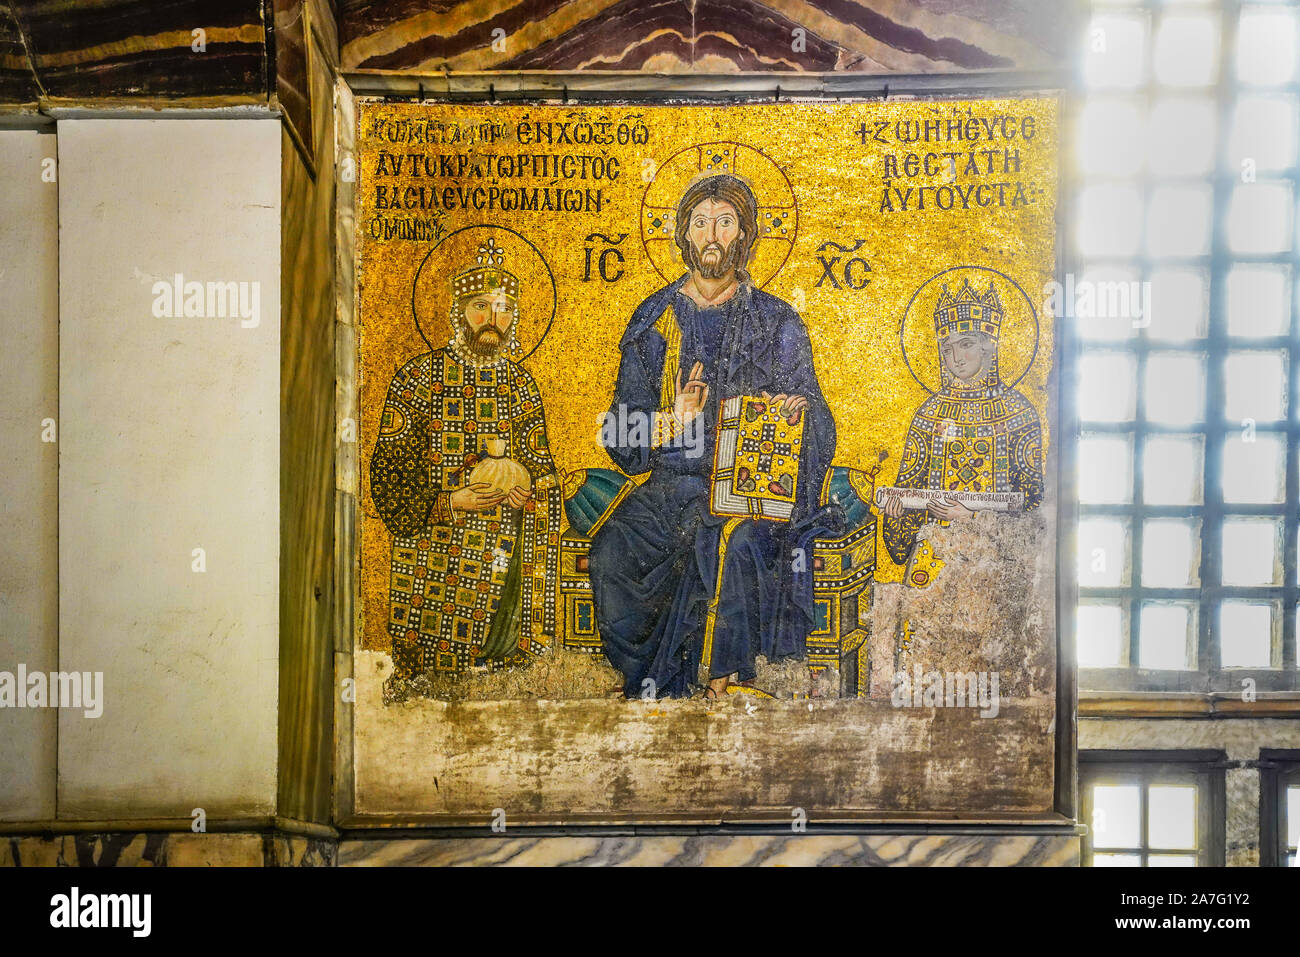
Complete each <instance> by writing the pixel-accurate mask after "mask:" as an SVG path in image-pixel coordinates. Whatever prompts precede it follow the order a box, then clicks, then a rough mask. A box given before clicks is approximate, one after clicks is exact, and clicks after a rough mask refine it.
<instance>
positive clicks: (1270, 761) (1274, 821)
mask: <svg viewBox="0 0 1300 957" xmlns="http://www.w3.org/2000/svg"><path fill="white" fill-rule="evenodd" d="M1288 788H1300V749H1282V748H1264V749H1262V750H1261V751H1260V753H1259V830H1260V835H1259V836H1260V840H1259V865H1260V867H1287V866H1288V862H1289V859H1290V858H1292V857H1294V856H1296V854H1297V851H1296V848H1294V847H1293V846H1291V845H1290V844H1289V843H1288V842H1287V836H1288V835H1287V831H1288V826H1287V789H1288Z"/></svg>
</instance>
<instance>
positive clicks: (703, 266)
mask: <svg viewBox="0 0 1300 957" xmlns="http://www.w3.org/2000/svg"><path fill="white" fill-rule="evenodd" d="M688 245H689V248H690V251H691V255H690V262H688V263H687V265H688V266H690V267H691V269H692V271H694V272H697V273H699V274H700V275H701V276H703V277H704V278H705V279H721V278H722V277H723V276H725V275H727V274H728V273H729V272H731V271H732V270H733V269H736V268H738V267H739V266H740V265H742V264H741V261H740V258H741V257H742V256H743V255H745V246H744V243H742V242H741V237H739V236H737V237H736V238H735V239H733V240H732V241H731V242H730V244H728V246H727V248H726V249H724V250H723V251H722V255H721V256H719V257H718V258H717V259H716V260H714V261H712V262H705V260H704V250H700V249H696V248H695V246H694V245H693V244H688ZM720 246H721V243H716V242H714V243H709V244H708V245H706V246H705V249H708V248H710V247H720Z"/></svg>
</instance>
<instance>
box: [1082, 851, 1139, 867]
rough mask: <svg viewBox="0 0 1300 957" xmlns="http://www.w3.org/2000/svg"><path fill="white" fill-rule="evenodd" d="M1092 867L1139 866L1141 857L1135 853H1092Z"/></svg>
mask: <svg viewBox="0 0 1300 957" xmlns="http://www.w3.org/2000/svg"><path fill="white" fill-rule="evenodd" d="M1092 866H1093V867H1141V866H1142V858H1141V857H1139V856H1138V855H1136V854H1094V855H1092Z"/></svg>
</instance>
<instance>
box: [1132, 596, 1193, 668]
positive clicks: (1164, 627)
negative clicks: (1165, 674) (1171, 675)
mask: <svg viewBox="0 0 1300 957" xmlns="http://www.w3.org/2000/svg"><path fill="white" fill-rule="evenodd" d="M1194 619H1195V616H1194V615H1193V614H1192V613H1191V606H1190V605H1183V604H1174V603H1173V602H1147V603H1145V604H1144V605H1143V606H1142V635H1141V638H1140V639H1139V645H1140V651H1139V658H1138V667H1139V668H1150V669H1153V670H1156V671H1185V670H1187V669H1188V668H1191V667H1192V663H1191V658H1192V655H1191V644H1190V640H1191V632H1192V622H1193V620H1194Z"/></svg>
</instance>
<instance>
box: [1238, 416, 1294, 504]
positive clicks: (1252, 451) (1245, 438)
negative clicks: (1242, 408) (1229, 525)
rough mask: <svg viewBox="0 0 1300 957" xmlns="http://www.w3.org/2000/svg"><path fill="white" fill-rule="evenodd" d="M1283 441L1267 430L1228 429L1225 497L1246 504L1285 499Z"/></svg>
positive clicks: (1269, 502)
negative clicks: (1252, 431) (1283, 497)
mask: <svg viewBox="0 0 1300 957" xmlns="http://www.w3.org/2000/svg"><path fill="white" fill-rule="evenodd" d="M1282 462H1283V447H1282V440H1281V439H1280V438H1279V437H1278V436H1276V435H1269V434H1267V433H1264V432H1260V433H1254V434H1251V433H1250V432H1248V431H1247V430H1243V431H1242V432H1236V433H1234V432H1229V433H1228V439H1227V441H1226V442H1225V443H1224V446H1223V500H1224V501H1225V502H1240V503H1243V504H1256V505H1262V504H1271V503H1277V502H1281V501H1282Z"/></svg>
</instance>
